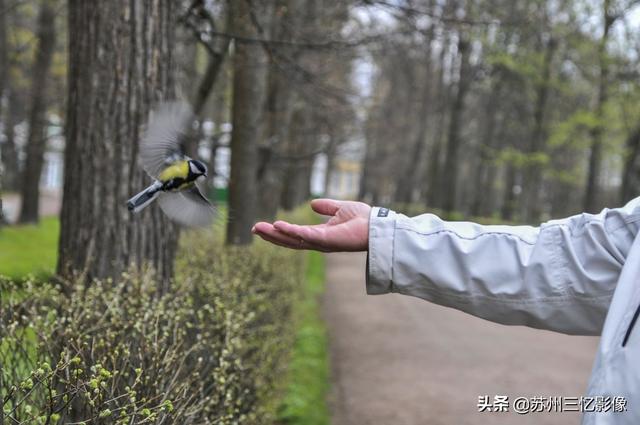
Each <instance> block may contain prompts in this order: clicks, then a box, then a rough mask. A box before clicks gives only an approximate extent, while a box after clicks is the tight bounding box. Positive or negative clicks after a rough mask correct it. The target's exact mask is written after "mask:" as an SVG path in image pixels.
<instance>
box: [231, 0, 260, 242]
mask: <svg viewBox="0 0 640 425" xmlns="http://www.w3.org/2000/svg"><path fill="white" fill-rule="evenodd" d="M232 3H233V5H232V12H231V13H233V17H232V22H233V25H232V28H233V33H234V34H237V35H240V36H242V37H246V38H258V37H259V31H258V29H257V28H256V24H255V22H253V19H254V18H257V17H258V16H263V15H261V14H260V13H257V11H256V10H255V9H254V10H253V11H252V7H251V6H252V4H251V3H250V2H248V1H244V0H243V1H238V2H232ZM252 14H253V15H254V16H252ZM266 71H267V57H266V52H265V51H264V48H263V46H262V45H261V44H257V43H250V42H241V41H238V40H236V43H235V55H234V75H233V108H232V110H233V112H232V113H233V117H232V121H233V133H232V135H231V171H230V178H229V220H228V223H227V244H230V245H246V244H249V243H251V241H252V239H253V238H252V234H251V228H252V226H253V224H254V222H255V219H256V203H257V199H256V197H257V181H256V170H257V164H258V143H257V142H258V139H259V138H260V136H261V124H262V115H263V114H262V112H263V108H264V100H265V93H266V83H267V80H266V76H267V74H266Z"/></svg>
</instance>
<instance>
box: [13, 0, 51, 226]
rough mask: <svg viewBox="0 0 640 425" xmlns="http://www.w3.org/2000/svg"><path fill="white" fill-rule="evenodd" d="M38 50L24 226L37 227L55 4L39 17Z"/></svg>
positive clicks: (47, 3) (45, 5) (47, 0)
mask: <svg viewBox="0 0 640 425" xmlns="http://www.w3.org/2000/svg"><path fill="white" fill-rule="evenodd" d="M37 38H38V48H37V50H36V59H35V64H34V68H33V76H32V83H31V109H30V111H29V136H28V139H27V159H26V161H25V166H24V172H23V176H22V182H21V183H22V187H21V195H22V196H21V197H22V207H21V209H20V219H19V221H20V223H37V222H38V219H39V215H38V210H39V205H40V202H39V200H40V188H39V186H40V174H41V172H42V164H43V162H44V150H45V147H46V140H47V139H46V138H47V135H46V128H47V125H46V109H47V97H48V96H47V86H48V84H47V83H48V80H49V68H50V66H51V58H52V57H53V51H54V49H55V44H56V30H55V11H54V9H53V5H52V3H51V0H42V3H41V5H40V12H39V14H38V35H37Z"/></svg>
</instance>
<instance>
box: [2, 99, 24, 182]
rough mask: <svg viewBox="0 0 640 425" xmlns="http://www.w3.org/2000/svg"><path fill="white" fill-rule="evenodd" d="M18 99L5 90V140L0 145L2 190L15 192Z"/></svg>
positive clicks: (18, 169) (18, 177)
mask: <svg viewBox="0 0 640 425" xmlns="http://www.w3.org/2000/svg"><path fill="white" fill-rule="evenodd" d="M18 102H19V99H18V97H17V95H16V93H15V92H14V91H13V90H11V89H9V90H7V109H6V111H5V116H4V126H5V136H6V139H5V141H4V143H3V144H2V166H3V176H2V183H3V187H4V190H8V191H16V190H19V189H20V185H19V182H20V167H19V164H18V150H17V149H16V141H15V126H16V125H17V124H18V120H19V115H20V114H19V110H18V109H19V108H18V106H19V105H18Z"/></svg>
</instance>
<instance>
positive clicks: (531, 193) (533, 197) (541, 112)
mask: <svg viewBox="0 0 640 425" xmlns="http://www.w3.org/2000/svg"><path fill="white" fill-rule="evenodd" d="M555 49H556V41H555V40H554V39H553V38H551V37H550V38H549V40H548V41H547V43H546V46H545V53H544V62H543V64H542V77H541V79H540V82H539V84H538V87H537V90H536V107H535V112H534V126H533V133H532V134H531V139H530V142H529V150H528V154H529V155H528V156H529V159H530V160H532V161H533V163H531V164H528V165H527V168H526V170H525V177H524V180H523V183H524V187H523V196H524V214H523V217H524V219H525V221H527V222H536V221H538V220H540V215H541V213H542V207H541V205H540V203H541V200H540V190H541V188H542V164H540V162H539V156H540V155H541V154H543V153H544V151H545V147H546V138H547V134H546V127H545V111H546V109H547V99H548V97H549V87H550V85H551V63H552V62H553V54H554V51H555Z"/></svg>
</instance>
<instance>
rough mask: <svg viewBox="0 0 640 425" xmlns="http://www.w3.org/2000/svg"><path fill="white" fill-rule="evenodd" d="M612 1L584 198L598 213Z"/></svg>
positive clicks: (606, 20) (607, 9) (587, 206)
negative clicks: (596, 120) (596, 121)
mask: <svg viewBox="0 0 640 425" xmlns="http://www.w3.org/2000/svg"><path fill="white" fill-rule="evenodd" d="M611 2H612V0H604V5H603V20H604V28H603V33H602V38H601V39H600V46H599V48H598V60H599V61H600V77H599V82H598V99H597V103H596V117H597V119H598V123H597V124H596V126H595V127H594V128H593V130H592V131H591V140H592V141H591V151H590V154H589V171H588V173H587V187H586V192H585V196H584V210H585V211H586V212H596V210H598V209H599V208H600V205H599V202H600V199H599V183H600V171H601V167H602V135H603V133H604V116H603V115H604V106H605V104H606V103H607V98H608V80H609V58H608V57H607V42H608V41H609V32H610V29H611V27H612V26H613V24H614V22H615V21H616V16H614V15H612V14H611V13H610V7H611Z"/></svg>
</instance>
